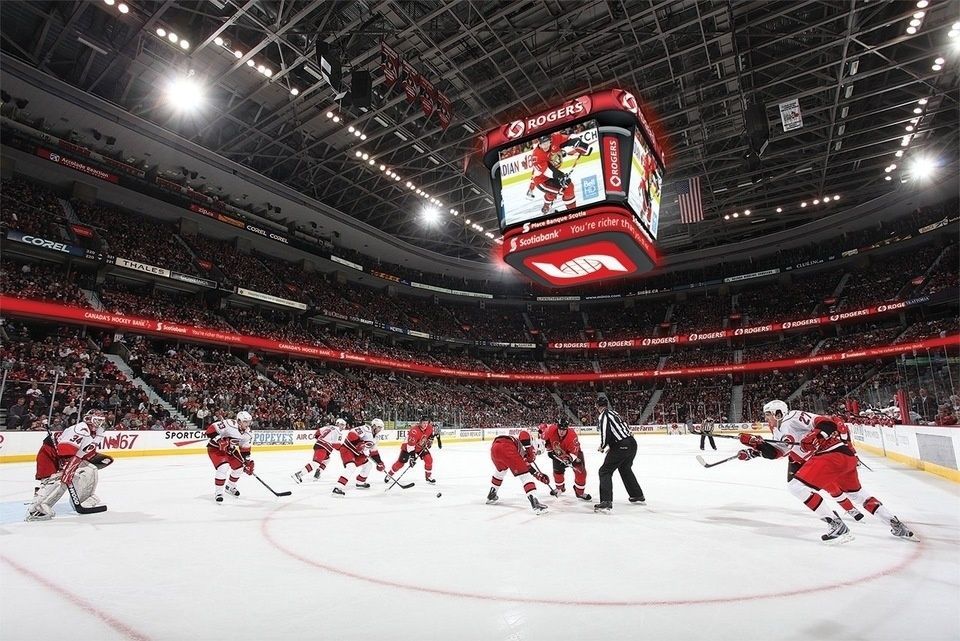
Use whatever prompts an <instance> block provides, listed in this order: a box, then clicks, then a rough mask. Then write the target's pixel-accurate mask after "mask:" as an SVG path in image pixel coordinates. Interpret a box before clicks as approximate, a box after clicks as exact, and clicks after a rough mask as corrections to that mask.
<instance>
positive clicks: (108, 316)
mask: <svg viewBox="0 0 960 641" xmlns="http://www.w3.org/2000/svg"><path fill="white" fill-rule="evenodd" d="M0 309H2V310H3V313H4V314H5V315H7V316H17V317H27V318H41V319H45V320H53V321H57V322H61V323H72V324H76V325H94V326H97V327H107V328H111V329H118V330H128V331H131V332H134V333H143V334H151V335H157V336H163V337H166V338H176V339H181V340H182V339H189V340H194V341H196V342H201V343H216V344H226V345H236V346H238V347H245V348H250V349H257V350H262V351H265V352H274V353H279V354H288V355H292V356H300V357H305V358H316V359H321V360H326V361H336V362H342V363H351V364H354V365H361V366H365V367H375V368H383V369H390V370H398V371H402V372H410V373H413V374H423V375H427V376H445V377H452V378H466V379H477V380H499V381H516V382H524V383H544V382H555V383H582V382H588V381H603V380H633V379H652V378H665V377H671V378H673V377H682V376H724V375H726V374H731V373H734V372H750V371H764V370H774V369H793V368H799V367H811V366H819V365H826V364H830V363H840V362H847V361H851V362H854V361H859V360H865V359H871V358H873V359H876V358H883V357H889V356H897V355H899V354H903V353H910V352H912V351H913V350H918V349H919V350H922V349H935V348H938V347H953V348H957V347H960V334H954V335H952V336H946V337H942V338H931V339H927V340H920V341H914V342H912V343H902V344H900V345H888V346H884V347H872V348H869V349H864V350H858V351H851V352H834V353H830V354H818V355H816V356H810V357H807V358H788V359H782V360H776V361H758V362H752V363H736V364H732V363H731V364H725V365H709V366H703V367H681V368H677V369H670V370H633V371H622V372H603V373H599V374H598V373H596V372H593V371H590V372H578V373H566V374H546V373H537V374H532V373H525V372H488V371H475V370H464V369H456V368H447V367H441V366H437V365H434V364H429V363H422V362H417V361H406V360H397V359H393V358H382V357H379V356H370V355H367V354H354V353H352V352H345V351H340V350H334V349H330V348H327V347H318V346H316V345H309V344H303V343H292V342H284V341H277V340H275V339H272V338H264V337H261V336H249V335H244V334H234V333H232V332H222V331H217V330H210V329H204V328H201V327H192V326H189V325H183V324H180V323H169V322H166V321H161V320H155V319H151V318H141V317H136V316H121V315H119V314H112V313H109V312H100V311H96V310H92V309H83V308H80V307H69V306H66V305H58V304H55V303H47V302H43V301H36V300H29V299H24V298H14V297H11V296H5V295H0Z"/></svg>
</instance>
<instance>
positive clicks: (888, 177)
mask: <svg viewBox="0 0 960 641" xmlns="http://www.w3.org/2000/svg"><path fill="white" fill-rule="evenodd" d="M883 179H884V180H891V178H890V176H884V177H883Z"/></svg>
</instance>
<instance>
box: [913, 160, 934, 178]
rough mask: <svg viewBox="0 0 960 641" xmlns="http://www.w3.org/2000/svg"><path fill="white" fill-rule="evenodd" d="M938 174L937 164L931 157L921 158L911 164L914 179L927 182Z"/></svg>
mask: <svg viewBox="0 0 960 641" xmlns="http://www.w3.org/2000/svg"><path fill="white" fill-rule="evenodd" d="M936 172H937V163H936V161H935V160H934V159H933V158H930V157H929V156H919V157H917V158H914V159H913V162H912V163H910V173H911V174H912V175H913V177H914V178H918V179H920V180H927V179H928V178H932V177H933V175H934V174H935V173H936Z"/></svg>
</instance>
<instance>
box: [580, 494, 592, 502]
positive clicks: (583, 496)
mask: <svg viewBox="0 0 960 641" xmlns="http://www.w3.org/2000/svg"><path fill="white" fill-rule="evenodd" d="M577 498H578V499H580V500H581V501H592V500H593V497H592V496H590V495H589V494H577Z"/></svg>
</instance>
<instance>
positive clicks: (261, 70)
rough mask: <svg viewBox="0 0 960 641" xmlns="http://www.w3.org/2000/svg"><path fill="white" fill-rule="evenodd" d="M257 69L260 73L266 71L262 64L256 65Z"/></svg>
mask: <svg viewBox="0 0 960 641" xmlns="http://www.w3.org/2000/svg"><path fill="white" fill-rule="evenodd" d="M257 71H258V72H259V73H261V74H262V73H266V71H267V68H266V67H264V66H263V65H257Z"/></svg>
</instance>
